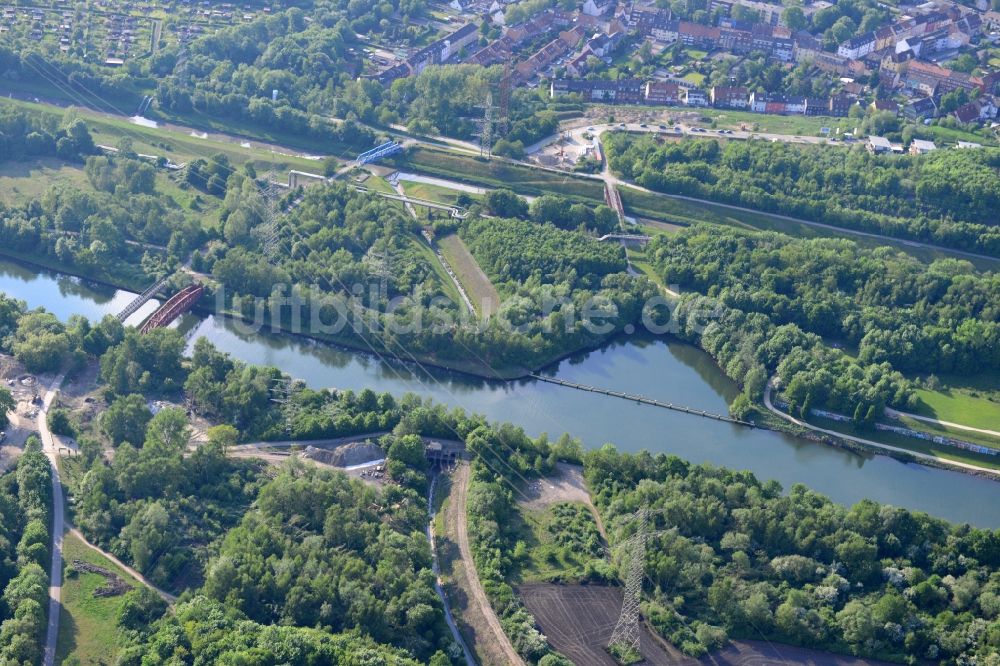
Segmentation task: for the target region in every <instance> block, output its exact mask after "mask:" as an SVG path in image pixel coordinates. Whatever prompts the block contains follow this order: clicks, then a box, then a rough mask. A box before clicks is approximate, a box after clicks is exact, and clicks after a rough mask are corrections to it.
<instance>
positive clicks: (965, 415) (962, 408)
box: [914, 389, 1000, 431]
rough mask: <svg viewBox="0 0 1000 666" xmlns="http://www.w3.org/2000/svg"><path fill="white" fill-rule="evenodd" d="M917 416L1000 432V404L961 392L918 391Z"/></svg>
mask: <svg viewBox="0 0 1000 666" xmlns="http://www.w3.org/2000/svg"><path fill="white" fill-rule="evenodd" d="M917 397H918V398H920V403H919V406H918V407H917V408H916V409H915V410H914V413H915V414H920V415H921V416H928V417H930V418H935V419H940V420H942V421H951V422H952V423H960V424H962V425H967V426H971V427H973V428H985V429H987V430H997V431H1000V403H996V402H993V401H992V400H986V399H984V398H977V397H974V396H972V395H969V394H968V393H967V392H965V391H961V390H949V389H944V390H938V391H928V390H926V389H918V390H917Z"/></svg>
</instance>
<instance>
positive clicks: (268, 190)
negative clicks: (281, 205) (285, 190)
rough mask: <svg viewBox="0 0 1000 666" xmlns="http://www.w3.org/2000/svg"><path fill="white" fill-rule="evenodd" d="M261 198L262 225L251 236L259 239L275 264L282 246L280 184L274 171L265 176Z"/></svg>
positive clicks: (259, 242) (266, 254) (262, 247)
mask: <svg viewBox="0 0 1000 666" xmlns="http://www.w3.org/2000/svg"><path fill="white" fill-rule="evenodd" d="M260 198H261V207H260V217H261V223H260V224H258V225H257V226H256V227H255V228H254V230H253V232H251V235H252V236H253V237H254V238H256V239H257V243H258V244H259V245H260V247H261V250H263V252H264V256H265V257H267V260H268V261H270V262H272V263H273V262H274V261H275V260H276V259H277V255H278V249H279V248H280V245H281V242H280V241H281V234H280V230H279V228H278V222H279V218H280V213H279V211H278V184H277V182H275V180H274V172H273V171H268V172H267V173H266V174H265V175H264V184H263V185H262V186H261V188H260Z"/></svg>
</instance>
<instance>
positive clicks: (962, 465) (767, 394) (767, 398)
mask: <svg viewBox="0 0 1000 666" xmlns="http://www.w3.org/2000/svg"><path fill="white" fill-rule="evenodd" d="M773 383H774V377H772V378H771V381H769V382H768V383H767V386H766V387H765V388H764V406H765V407H767V409H768V410H769V411H770V412H771V413H773V414H775V415H777V416H779V417H781V418H783V419H784V420H786V421H788V422H789V423H794V424H795V425H798V426H802V427H803V428H808V429H809V430H812V431H814V432H821V433H824V434H826V435H832V436H834V437H839V438H840V439H846V440H848V441H851V442H856V443H858V444H864V445H865V446H870V447H872V448H874V449H880V450H882V451H891V452H893V453H904V454H906V455H908V456H912V457H914V458H917V459H920V460H928V461H933V462H936V463H940V464H942V465H948V466H950V467H957V468H959V469H962V470H966V471H971V472H982V473H985V474H989V475H990V476H995V477H1000V470H996V469H991V468H989V467H982V466H980V465H973V464H972V463H966V462H961V461H958V460H949V459H948V458H940V457H938V456H934V455H930V454H929V453H920V452H918V451H911V450H909V449H904V448H902V447H899V446H892V445H890V444H883V443H882V442H876V441H875V440H872V439H865V438H863V437H855V436H853V435H845V434H844V433H842V432H837V431H836V430H827V429H826V428H820V427H818V426H814V425H812V424H810V423H806V422H805V421H803V420H801V419H797V418H795V417H794V416H792V415H791V414H787V413H785V412H783V411H781V410H780V409H778V408H777V407H775V406H774V405H773V404H772V403H771V388H772V384H773Z"/></svg>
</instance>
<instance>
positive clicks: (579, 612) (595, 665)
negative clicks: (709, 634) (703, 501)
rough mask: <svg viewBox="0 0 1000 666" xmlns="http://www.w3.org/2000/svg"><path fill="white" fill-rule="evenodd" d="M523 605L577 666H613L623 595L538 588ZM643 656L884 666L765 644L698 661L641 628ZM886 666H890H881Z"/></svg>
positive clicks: (765, 665) (666, 660) (676, 665)
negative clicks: (610, 643) (613, 639)
mask: <svg viewBox="0 0 1000 666" xmlns="http://www.w3.org/2000/svg"><path fill="white" fill-rule="evenodd" d="M518 594H519V595H520V597H521V601H523V602H524V605H525V606H526V607H527V609H528V611H530V612H531V614H532V615H534V616H535V620H536V621H537V622H538V625H539V627H540V628H541V630H542V633H543V634H545V636H546V638H548V641H549V644H551V645H552V647H554V648H555V649H556V650H558V651H559V652H561V653H562V654H564V655H566V656H567V657H568V658H569V659H570V660H572V662H573V663H574V664H576V665H577V666H615V661H614V659H612V658H611V656H610V655H609V654H608V653H607V652H606V651H605V650H604V646H605V645H607V644H608V641H609V640H610V638H611V632H612V631H613V630H614V627H615V623H616V622H617V621H618V613H619V611H620V610H621V605H622V589H621V588H620V587H607V586H603V585H553V584H550V583H536V584H530V585H522V586H521V587H520V588H518ZM641 651H642V655H643V657H645V659H646V661H645V662H643V663H646V664H651V665H652V666H702V665H704V666H708V665H711V666H792V665H793V664H794V665H801V664H806V665H807V666H882V664H883V662H876V661H869V660H865V659H857V658H855V657H845V656H840V655H835V654H830V653H828V652H821V651H818V650H809V649H806V648H800V647H793V646H790V645H780V644H776V643H768V642H763V641H733V642H731V643H730V644H729V645H728V646H726V648H724V649H722V650H719V651H718V652H714V653H712V654H710V655H707V656H705V657H702V658H701V659H694V658H692V657H688V656H686V655H684V654H682V653H681V652H680V651H679V650H677V649H676V648H674V647H672V646H670V645H669V644H667V643H666V642H664V641H663V640H662V639H660V638H659V637H654V636H653V634H652V632H651V631H650V630H649V628H648V627H646V626H643V627H642V636H641ZM884 666H888V664H885V665H884Z"/></svg>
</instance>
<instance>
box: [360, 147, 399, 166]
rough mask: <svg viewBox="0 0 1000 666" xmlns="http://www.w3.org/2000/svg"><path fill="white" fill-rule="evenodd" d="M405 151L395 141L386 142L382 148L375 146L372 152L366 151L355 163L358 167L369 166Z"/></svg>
mask: <svg viewBox="0 0 1000 666" xmlns="http://www.w3.org/2000/svg"><path fill="white" fill-rule="evenodd" d="M401 150H403V146H402V145H400V144H398V143H396V142H395V141H386V142H385V143H383V144H382V145H381V146H375V147H374V148H372V149H371V150H366V151H365V152H363V153H361V154H360V155H358V157H357V159H356V160H355V162H356V163H357V165H358V166H361V165H362V164H369V163H371V162H374V161H375V160H380V159H382V158H383V157H388V156H389V155H395V154H396V153H398V152H400V151H401Z"/></svg>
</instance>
